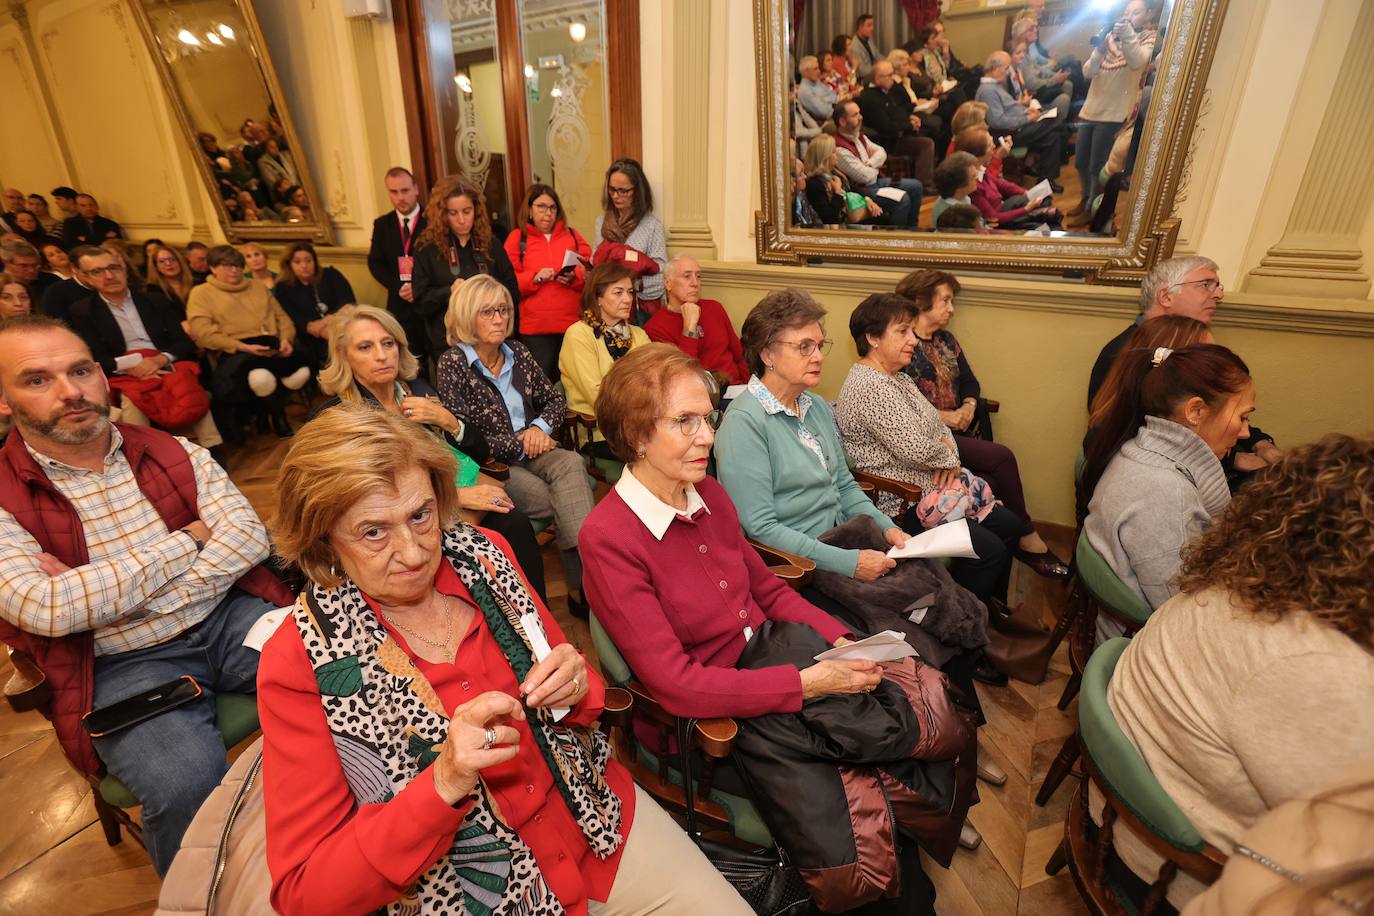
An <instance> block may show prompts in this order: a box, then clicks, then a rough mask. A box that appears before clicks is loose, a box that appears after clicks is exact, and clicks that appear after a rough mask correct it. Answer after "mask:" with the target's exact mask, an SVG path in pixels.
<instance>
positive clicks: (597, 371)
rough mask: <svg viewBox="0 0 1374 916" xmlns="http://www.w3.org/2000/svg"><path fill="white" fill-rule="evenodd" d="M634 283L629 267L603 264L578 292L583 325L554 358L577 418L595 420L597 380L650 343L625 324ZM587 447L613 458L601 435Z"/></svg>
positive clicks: (573, 331) (572, 329) (639, 331)
mask: <svg viewBox="0 0 1374 916" xmlns="http://www.w3.org/2000/svg"><path fill="white" fill-rule="evenodd" d="M634 278H635V274H634V271H632V270H630V269H629V268H628V267H625V266H624V265H623V264H620V263H619V262H615V261H608V262H607V263H605V264H602V265H600V266H598V267H596V268H593V270H592V272H591V273H590V274H589V275H588V276H587V281H586V284H585V285H584V286H583V288H582V320H581V321H578V322H577V323H576V324H574V325H572V326H571V327H569V328H568V330H567V332H566V333H565V334H564V335H563V349H562V350H561V351H560V352H559V354H558V371H559V373H560V374H561V375H562V376H563V386H564V388H565V389H567V393H568V407H569V408H571V409H572V410H575V411H577V412H578V413H583V414H588V415H591V414H594V413H595V412H596V410H595V407H594V405H595V404H596V396H597V394H599V393H600V391H601V380H602V379H603V378H605V377H606V373H607V372H610V371H611V367H612V366H614V365H615V361H616V360H618V359H620V357H622V356H624V355H625V354H626V353H629V352H630V351H631V350H633V349H634V348H635V347H640V346H643V345H645V344H647V343H648V342H649V335H648V334H646V333H645V332H644V329H643V328H641V327H636V326H635V325H633V324H630V313H631V312H632V311H633V310H634V305H635V292H634ZM592 447H593V449H594V450H595V451H596V453H597V454H598V455H599V456H601V457H605V458H612V457H613V456H612V455H611V452H610V449H608V448H607V447H606V444H605V442H604V441H603V440H602V438H601V434H600V433H597V434H596V442H595V443H594V444H593V446H592Z"/></svg>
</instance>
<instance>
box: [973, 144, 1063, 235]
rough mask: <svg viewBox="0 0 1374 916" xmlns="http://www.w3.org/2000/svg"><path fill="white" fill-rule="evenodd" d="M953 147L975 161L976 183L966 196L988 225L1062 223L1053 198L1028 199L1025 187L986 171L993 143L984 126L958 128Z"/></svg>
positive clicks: (1008, 226)
mask: <svg viewBox="0 0 1374 916" xmlns="http://www.w3.org/2000/svg"><path fill="white" fill-rule="evenodd" d="M954 148H955V149H956V150H958V151H960V152H964V153H968V154H970V155H972V156H974V157H975V158H977V160H978V165H979V168H978V185H977V187H975V188H974V189H973V193H972V194H970V195H969V198H970V200H971V201H972V202H973V205H974V206H975V207H977V208H978V212H979V213H981V214H983V219H985V220H987V221H988V223H989V224H993V223H995V224H996V225H997V227H998V228H999V229H1028V228H1031V227H1033V226H1038V225H1040V224H1041V223H1048V224H1049V225H1050V226H1051V228H1055V229H1057V228H1059V227H1060V225H1061V224H1062V223H1063V216H1062V215H1061V214H1060V212H1059V211H1058V210H1056V209H1055V207H1054V199H1053V198H1051V197H1037V198H1034V199H1030V198H1028V197H1027V196H1026V189H1025V188H1023V187H1021V186H1020V185H1019V184H1017V183H1015V182H1014V181H1008V180H1007V179H1005V178H1003V177H1001V176H1000V175H994V174H992V172H991V171H990V170H988V168H987V166H988V163H989V162H991V161H992V160H993V156H994V153H995V152H996V150H997V145H996V144H994V143H993V142H992V134H990V133H988V130H987V128H985V127H970V128H966V129H965V130H962V131H960V132H959V135H958V136H957V137H955V138H954Z"/></svg>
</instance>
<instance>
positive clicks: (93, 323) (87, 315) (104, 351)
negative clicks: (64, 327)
mask: <svg viewBox="0 0 1374 916" xmlns="http://www.w3.org/2000/svg"><path fill="white" fill-rule="evenodd" d="M132 295H133V297H134V308H135V309H137V310H138V317H139V318H141V319H142V320H143V327H144V328H145V329H146V330H147V331H148V337H149V338H151V339H152V341H153V345H154V346H155V347H157V348H158V350H160V351H161V352H163V353H169V354H171V355H172V356H173V357H174V358H175V359H178V360H182V359H189V360H193V359H195V358H196V345H195V344H193V343H192V342H191V338H189V337H187V336H186V332H185V331H183V330H182V329H181V319H180V318H179V317H178V316H177V312H176V309H175V308H174V307H173V306H172V304H171V303H170V302H168V301H167V297H165V296H163V295H162V294H161V293H150V292H143V291H139V290H134V291H132ZM68 314H69V316H70V317H69V318H68V321H69V322H70V324H71V326H72V330H73V331H75V332H76V333H77V334H79V335H80V336H81V339H82V340H84V341H86V345H87V346H88V347H90V348H91V356H93V357H95V361H96V362H98V363H100V368H102V369H104V370H105V373H106V374H107V375H109V374H111V373H113V372H114V371H115V357H117V356H123V355H124V354H125V353H127V352H128V350H129V348H128V346H126V345H125V343H124V334H123V333H122V332H121V331H120V330H119V322H118V321H116V320H115V317H114V315H113V314H111V312H110V307H109V305H107V304H106V303H105V300H104V299H102V298H100V296H98V295H96V294H94V293H92V294H91V295H89V296H86V297H85V298H82V299H79V300H77V301H76V302H74V303H72V305H71V308H70V309H69V311H68Z"/></svg>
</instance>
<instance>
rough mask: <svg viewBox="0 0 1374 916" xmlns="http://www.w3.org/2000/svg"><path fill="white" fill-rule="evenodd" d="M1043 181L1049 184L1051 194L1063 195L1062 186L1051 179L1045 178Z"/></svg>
mask: <svg viewBox="0 0 1374 916" xmlns="http://www.w3.org/2000/svg"><path fill="white" fill-rule="evenodd" d="M1045 180H1046V181H1048V182H1049V183H1050V190H1051V191H1053V192H1054V193H1056V194H1063V193H1064V186H1063V185H1062V184H1060V183H1059V182H1057V181H1055V180H1054V179H1053V178H1046V179H1045Z"/></svg>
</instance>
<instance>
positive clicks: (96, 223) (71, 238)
mask: <svg viewBox="0 0 1374 916" xmlns="http://www.w3.org/2000/svg"><path fill="white" fill-rule="evenodd" d="M122 238H124V230H123V229H122V228H120V225H119V223H117V222H115V221H114V220H112V219H110V218H109V217H108V216H101V215H100V204H99V203H97V202H96V199H95V198H94V197H92V196H91V195H89V194H78V195H76V216H71V217H68V218H67V219H65V220H63V221H62V247H63V248H68V249H71V248H75V247H76V246H77V245H99V244H100V243H101V242H103V241H105V240H106V239H122Z"/></svg>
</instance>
